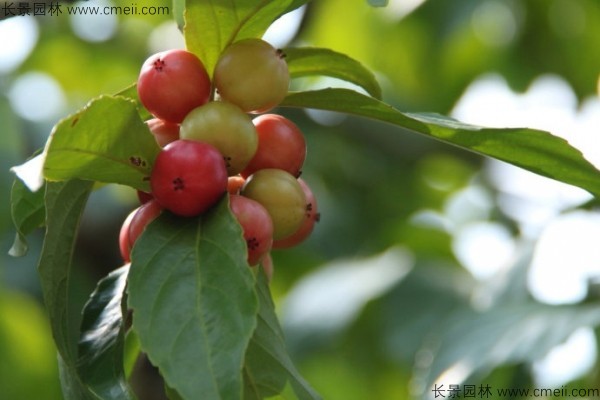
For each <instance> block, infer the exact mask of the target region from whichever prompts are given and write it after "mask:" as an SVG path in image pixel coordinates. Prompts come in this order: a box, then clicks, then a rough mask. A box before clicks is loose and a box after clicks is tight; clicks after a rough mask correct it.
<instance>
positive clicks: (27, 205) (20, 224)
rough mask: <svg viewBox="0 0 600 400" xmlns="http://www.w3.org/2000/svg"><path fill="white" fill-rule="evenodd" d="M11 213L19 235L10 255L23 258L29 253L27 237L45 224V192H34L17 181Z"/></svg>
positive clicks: (12, 195)
mask: <svg viewBox="0 0 600 400" xmlns="http://www.w3.org/2000/svg"><path fill="white" fill-rule="evenodd" d="M11 213H12V219H13V222H14V224H15V228H16V229H17V234H16V236H15V241H14V243H13V245H12V247H11V248H10V250H9V251H8V254H10V255H11V256H13V257H21V256H24V255H25V254H26V253H27V240H26V239H25V237H26V236H27V235H28V234H30V233H31V232H33V231H34V230H35V229H36V228H39V227H41V226H42V225H43V224H44V219H45V217H46V209H45V206H44V190H38V191H37V192H32V191H30V190H29V189H28V188H27V186H25V184H24V183H23V182H22V181H21V180H20V179H15V181H14V183H13V186H12V190H11Z"/></svg>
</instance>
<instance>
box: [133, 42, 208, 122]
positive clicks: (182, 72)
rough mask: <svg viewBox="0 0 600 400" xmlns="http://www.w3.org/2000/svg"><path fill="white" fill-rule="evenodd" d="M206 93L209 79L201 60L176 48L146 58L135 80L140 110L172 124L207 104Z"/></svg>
mask: <svg viewBox="0 0 600 400" xmlns="http://www.w3.org/2000/svg"><path fill="white" fill-rule="evenodd" d="M210 90H211V85H210V78H209V76H208V73H207V72H206V69H205V68H204V64H202V61H200V59H198V57H196V56H195V55H194V54H192V53H190V52H189V51H185V50H180V49H176V50H168V51H164V52H161V53H157V54H154V55H153V56H151V57H149V58H148V59H147V60H146V61H145V62H144V64H143V65H142V69H141V71H140V75H139V77H138V81H137V91H138V95H139V98H140V101H141V102H142V104H143V105H144V107H146V109H147V110H148V111H150V113H152V115H154V116H155V117H157V118H160V119H164V120H166V121H169V122H175V123H179V122H181V121H183V118H185V116H186V115H187V113H189V112H190V111H191V110H193V109H194V108H196V107H198V106H201V105H202V104H205V103H206V102H208V100H209V97H210Z"/></svg>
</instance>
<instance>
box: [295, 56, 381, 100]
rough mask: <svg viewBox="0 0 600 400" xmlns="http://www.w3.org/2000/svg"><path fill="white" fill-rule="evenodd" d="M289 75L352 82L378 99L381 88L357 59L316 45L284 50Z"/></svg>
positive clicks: (373, 76)
mask: <svg viewBox="0 0 600 400" xmlns="http://www.w3.org/2000/svg"><path fill="white" fill-rule="evenodd" d="M284 53H285V56H286V57H285V60H286V62H287V64H288V68H289V71H290V77H292V78H299V77H304V76H311V75H320V76H330V77H333V78H338V79H342V80H344V81H347V82H351V83H354V84H355V85H358V86H360V87H362V88H363V89H365V90H366V91H367V93H369V94H370V95H371V96H373V97H375V98H377V99H380V98H381V88H380V87H379V83H378V82H377V79H375V75H373V73H372V72H371V71H370V70H369V69H367V68H365V66H364V65H362V64H361V63H360V62H358V61H357V60H355V59H353V58H350V57H348V56H347V55H345V54H342V53H338V52H336V51H333V50H329V49H322V48H316V47H296V48H293V47H292V48H287V49H285V50H284Z"/></svg>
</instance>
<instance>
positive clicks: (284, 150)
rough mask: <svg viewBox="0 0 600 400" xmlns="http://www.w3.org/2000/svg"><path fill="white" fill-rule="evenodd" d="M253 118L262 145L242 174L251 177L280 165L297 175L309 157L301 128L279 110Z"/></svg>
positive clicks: (281, 167) (259, 144) (259, 142)
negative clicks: (260, 171) (307, 156)
mask: <svg viewBox="0 0 600 400" xmlns="http://www.w3.org/2000/svg"><path fill="white" fill-rule="evenodd" d="M252 122H253V123H254V126H255V127H256V132H257V133H258V149H257V150H256V153H255V154H254V157H253V158H252V159H251V160H250V163H249V164H248V165H247V166H246V168H245V169H244V171H242V176H244V177H248V176H250V175H252V174H253V173H254V172H256V171H258V170H261V169H266V168H277V169H282V170H284V171H287V172H289V173H290V174H292V175H293V176H294V177H296V178H297V177H298V176H299V175H300V170H301V169H302V165H303V164H304V159H305V158H306V141H305V140H304V135H303V134H302V131H300V128H298V126H296V124H294V123H293V122H292V121H290V120H289V119H287V118H285V117H282V116H281V115H277V114H264V115H261V116H259V117H256V118H254V120H253V121H252Z"/></svg>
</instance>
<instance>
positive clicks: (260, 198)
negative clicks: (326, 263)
mask: <svg viewBox="0 0 600 400" xmlns="http://www.w3.org/2000/svg"><path fill="white" fill-rule="evenodd" d="M289 79H290V78H289V72H288V67H287V64H286V62H285V60H284V55H283V53H282V52H281V51H280V50H276V49H275V48H273V47H272V46H271V45H270V44H269V43H267V42H265V41H263V40H260V39H245V40H241V41H239V42H235V43H233V44H232V45H230V46H228V47H227V48H226V49H225V50H224V51H223V52H222V54H221V56H220V58H219V60H218V62H217V64H216V66H215V70H214V76H213V81H212V82H211V80H210V77H209V75H208V73H207V71H206V69H205V67H204V65H203V63H202V62H201V61H200V60H199V59H198V58H197V57H196V56H195V55H194V54H192V53H190V52H188V51H185V50H169V51H166V52H162V53H158V54H155V55H153V56H151V57H150V58H148V59H147V60H146V62H145V63H144V64H143V66H142V69H141V71H140V75H139V78H138V82H137V90H138V95H139V98H140V101H141V103H142V104H143V105H144V107H145V108H146V109H147V110H148V111H149V112H150V113H151V114H152V115H153V116H154V118H153V119H150V120H149V121H147V125H148V128H149V130H150V132H151V133H152V134H153V135H154V137H155V138H156V141H157V142H158V144H159V145H160V146H161V148H162V149H161V151H160V153H159V154H158V156H157V158H156V161H155V163H154V166H153V170H152V173H151V176H150V187H151V193H142V192H138V194H139V197H140V201H141V202H142V205H141V206H140V207H139V208H137V209H136V210H134V211H132V212H131V214H130V215H129V216H128V217H127V219H126V220H125V222H124V223H123V227H122V228H121V233H120V237H119V243H120V249H121V254H122V256H123V258H124V259H125V261H129V259H130V251H131V248H132V247H133V244H134V243H135V241H136V239H137V238H138V236H139V235H140V234H141V233H142V231H143V229H144V227H145V226H146V225H147V224H148V223H149V222H150V221H151V220H153V219H154V218H156V216H157V215H158V214H160V213H161V212H162V210H163V209H167V210H169V211H170V212H172V213H174V214H177V215H180V216H184V217H192V216H197V215H200V214H202V213H204V212H206V211H207V210H208V209H209V208H211V207H212V206H213V205H214V204H215V203H216V202H218V201H219V200H220V199H221V198H222V197H223V196H224V195H225V194H226V193H229V200H230V202H229V205H230V208H231V211H232V213H233V214H234V215H235V216H236V218H237V220H238V222H239V224H240V225H241V227H242V230H243V232H244V238H245V240H246V243H247V249H248V263H249V265H256V264H258V263H259V262H261V261H262V264H263V265H264V266H265V267H266V269H268V268H271V271H267V272H272V262H271V260H270V254H269V251H270V250H271V248H286V247H291V246H294V245H296V244H298V243H300V242H301V241H303V240H304V239H305V238H306V237H308V235H309V234H310V233H311V231H312V229H313V226H314V223H315V222H316V221H317V220H318V218H319V214H318V211H317V204H316V201H315V198H314V195H313V193H312V192H311V189H310V188H309V187H308V185H307V184H306V182H305V181H303V180H302V179H300V178H299V176H300V172H301V168H302V165H303V163H304V160H305V157H306V143H305V140H304V136H303V134H302V132H301V131H300V129H299V128H298V127H297V126H296V125H295V124H294V123H293V122H292V121H290V120H289V119H287V118H285V117H283V116H281V115H277V114H265V113H266V112H267V111H269V110H271V109H272V108H273V107H275V106H277V105H278V104H279V103H280V102H281V101H282V100H283V98H284V97H285V95H286V93H287V90H288V86H289ZM213 86H214V89H215V91H216V97H217V98H216V99H215V98H214V97H215V96H214V95H213ZM249 114H261V115H259V116H257V117H255V118H254V119H252V117H251V116H250V115H249Z"/></svg>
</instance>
